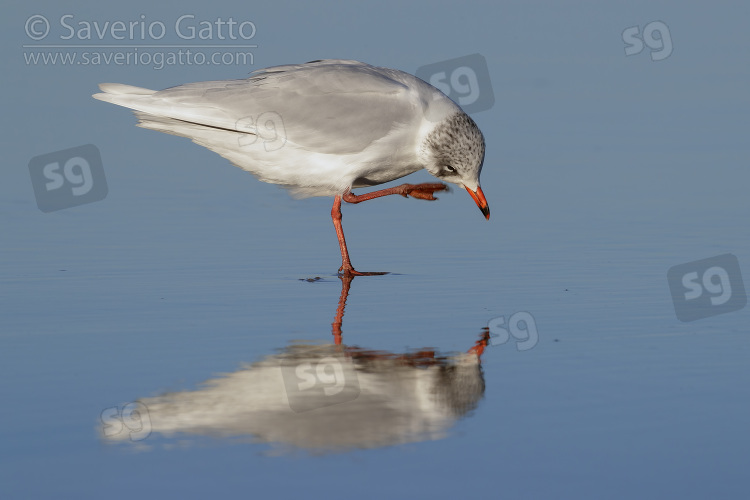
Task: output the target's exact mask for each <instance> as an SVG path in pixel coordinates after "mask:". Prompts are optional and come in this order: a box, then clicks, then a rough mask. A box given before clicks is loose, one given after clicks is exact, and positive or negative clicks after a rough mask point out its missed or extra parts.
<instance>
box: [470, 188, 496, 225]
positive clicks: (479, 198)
mask: <svg viewBox="0 0 750 500" xmlns="http://www.w3.org/2000/svg"><path fill="white" fill-rule="evenodd" d="M464 187H466V186H464ZM466 190H467V191H468V192H469V194H470V195H471V197H472V198H474V201H475V202H476V204H477V206H478V207H479V210H481V211H482V213H483V214H484V217H485V219H487V220H490V207H488V206H487V199H486V198H485V197H484V193H483V192H482V188H481V187H479V186H477V190H476V191H472V190H471V189H469V188H466Z"/></svg>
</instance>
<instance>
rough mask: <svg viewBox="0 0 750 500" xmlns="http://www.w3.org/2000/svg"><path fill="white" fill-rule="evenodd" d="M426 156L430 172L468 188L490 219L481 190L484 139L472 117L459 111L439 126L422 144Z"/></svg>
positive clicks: (427, 167)
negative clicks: (480, 177)
mask: <svg viewBox="0 0 750 500" xmlns="http://www.w3.org/2000/svg"><path fill="white" fill-rule="evenodd" d="M422 154H423V157H424V158H425V163H426V166H425V168H426V169H427V171H428V172H430V173H431V174H432V175H434V176H435V177H437V178H438V179H441V180H444V181H446V182H451V183H453V184H457V185H459V186H463V187H464V188H466V190H467V191H468V192H469V194H470V195H471V197H472V198H473V199H474V201H475V202H476V204H477V206H478V207H479V209H480V210H481V211H482V213H483V214H484V216H485V217H486V218H487V219H489V218H490V209H489V207H488V206H487V200H486V199H485V197H484V193H483V192H482V188H481V187H480V186H479V174H480V173H481V172H482V165H483V164H484V136H483V135H482V131H481V130H479V127H477V124H476V123H474V120H472V119H471V118H470V117H469V115H467V114H466V113H464V112H462V111H459V112H456V113H454V114H452V115H450V116H448V117H447V118H445V119H444V120H442V121H441V122H440V123H438V124H437V125H435V128H433V129H432V131H430V133H429V134H427V137H426V138H425V140H424V142H423V144H422Z"/></svg>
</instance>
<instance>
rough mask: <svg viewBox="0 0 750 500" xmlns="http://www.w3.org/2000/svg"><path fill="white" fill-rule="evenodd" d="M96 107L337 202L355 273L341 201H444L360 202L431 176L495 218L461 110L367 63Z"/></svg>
mask: <svg viewBox="0 0 750 500" xmlns="http://www.w3.org/2000/svg"><path fill="white" fill-rule="evenodd" d="M100 88H101V90H102V92H101V93H99V94H95V95H94V97H95V98H96V99H100V100H103V101H107V102H111V103H114V104H117V105H120V106H124V107H126V108H130V109H133V110H134V111H135V114H136V115H137V116H138V119H139V120H140V121H139V125H140V126H141V127H144V128H149V129H153V130H158V131H160V132H165V133H168V134H174V135H178V136H183V137H187V138H190V139H192V140H193V141H194V142H195V143H197V144H200V145H201V146H205V147H207V148H209V149H211V150H212V151H215V152H217V153H218V154H220V155H222V156H223V157H225V158H227V159H228V160H229V161H231V162H232V163H233V164H235V165H237V166H239V167H241V168H242V169H244V170H247V171H249V172H252V173H253V174H255V175H256V176H257V177H258V178H259V179H260V180H262V181H264V182H270V183H274V184H280V185H282V186H284V187H287V188H290V189H292V190H293V191H295V192H296V193H298V194H300V195H304V196H334V204H333V210H332V212H331V215H332V217H333V223H334V225H335V227H336V234H337V236H338V239H339V244H340V246H341V258H342V266H341V269H340V271H343V273H344V274H360V273H357V272H356V271H355V270H354V268H353V267H352V265H351V262H350V260H349V254H348V252H347V249H346V242H345V240H344V233H343V229H342V228H341V209H340V207H341V201H342V200H343V201H346V202H350V203H360V202H362V201H366V200H370V199H372V198H378V197H381V196H386V195H392V194H398V195H402V196H404V197H406V196H411V197H413V198H419V199H424V200H434V199H435V197H434V196H433V193H435V192H436V191H442V190H445V189H447V187H448V186H447V185H445V184H442V183H426V184H418V185H411V184H403V185H401V186H397V187H393V188H388V189H382V190H380V191H375V192H371V193H366V194H361V195H355V194H353V193H352V192H351V190H352V189H354V188H359V187H368V186H375V185H378V184H383V183H385V182H389V181H392V180H395V179H399V178H401V177H403V176H405V175H409V174H411V173H413V172H416V171H418V170H421V169H423V168H424V169H426V170H427V171H429V172H430V173H431V174H432V175H434V176H435V177H437V178H438V179H440V180H442V181H446V182H451V183H453V184H457V185H459V186H461V187H464V188H466V190H467V191H468V192H469V194H470V195H471V197H472V198H473V199H474V201H475V202H476V204H477V206H478V207H479V208H480V209H481V211H482V213H483V214H484V215H485V217H487V218H489V215H490V211H489V207H488V206H487V200H486V199H485V197H484V193H483V192H482V189H481V187H480V186H479V174H480V172H481V170H482V164H483V162H484V149H485V146H484V137H483V136H482V132H480V130H479V128H478V127H477V125H476V124H475V123H474V121H473V120H472V119H471V118H470V117H469V116H468V115H466V114H465V113H464V112H463V111H462V110H461V108H460V107H459V106H458V105H457V104H455V103H454V102H453V101H451V100H450V99H449V98H448V97H446V96H445V95H444V94H443V93H441V92H440V91H439V90H438V89H436V88H435V87H433V86H432V85H430V84H428V83H426V82H424V81H422V80H420V79H419V78H416V77H415V76H412V75H410V74H408V73H404V72H403V71H398V70H394V69H389V68H380V67H375V66H370V65H369V64H365V63H361V62H358V61H344V60H326V61H312V62H309V63H307V64H297V65H287V66H275V67H272V68H267V69H264V70H259V71H256V72H254V73H253V75H252V76H251V77H250V78H247V79H244V80H223V81H213V82H199V83H189V84H186V85H180V86H178V87H172V88H169V89H165V90H161V91H155V90H149V89H144V88H139V87H133V86H130V85H122V84H116V83H104V84H101V85H100Z"/></svg>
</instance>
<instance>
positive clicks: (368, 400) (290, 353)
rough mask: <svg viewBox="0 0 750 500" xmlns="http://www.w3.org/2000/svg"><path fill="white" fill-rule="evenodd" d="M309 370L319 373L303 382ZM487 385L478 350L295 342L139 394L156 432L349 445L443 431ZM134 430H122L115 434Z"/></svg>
mask: <svg viewBox="0 0 750 500" xmlns="http://www.w3.org/2000/svg"><path fill="white" fill-rule="evenodd" d="M316 372H317V374H316ZM326 377H328V379H326ZM308 380H312V381H313V382H314V383H313V384H312V385H306V383H307V381H308ZM483 393H484V380H483V377H482V372H481V367H480V364H479V356H478V355H477V354H476V353H474V352H471V353H468V354H459V355H456V356H452V357H437V356H435V355H434V353H432V352H419V353H412V354H407V355H402V356H396V355H389V354H386V353H382V352H373V351H364V350H361V349H357V348H349V347H344V346H335V345H302V344H295V345H292V346H290V347H288V348H287V349H285V350H284V351H283V352H282V353H281V354H279V355H274V356H268V357H266V358H265V359H263V360H261V361H259V362H257V363H254V364H252V365H251V366H248V367H246V368H244V369H241V370H239V371H236V372H234V373H230V374H227V375H226V376H224V377H221V378H217V379H213V380H209V381H208V382H206V383H205V384H204V386H203V387H202V388H200V389H198V390H195V391H183V392H175V393H168V394H164V395H161V396H157V397H152V398H145V399H141V400H140V403H142V404H143V405H144V407H145V408H146V409H147V415H142V416H141V418H147V419H148V422H146V424H147V425H150V430H151V432H152V436H153V435H154V433H161V434H163V435H165V436H172V435H175V434H178V433H181V434H183V435H185V434H188V435H209V436H224V437H230V436H233V437H243V436H252V437H253V438H254V439H255V440H257V441H260V442H268V443H278V444H285V445H291V446H294V447H298V448H304V449H310V450H319V451H326V450H328V451H343V450H346V449H352V448H375V447H381V446H389V445H394V444H399V443H407V442H413V441H421V440H430V439H439V438H441V437H443V436H444V434H445V431H446V430H447V429H448V428H449V427H450V426H451V425H453V423H454V422H455V421H456V420H457V419H459V418H461V417H463V416H465V415H466V414H467V412H469V411H470V410H472V409H474V408H475V407H476V405H477V403H478V401H479V400H480V399H481V397H482V395H483ZM127 437H128V435H127V434H126V433H119V434H116V435H114V436H111V438H110V439H112V440H118V439H127Z"/></svg>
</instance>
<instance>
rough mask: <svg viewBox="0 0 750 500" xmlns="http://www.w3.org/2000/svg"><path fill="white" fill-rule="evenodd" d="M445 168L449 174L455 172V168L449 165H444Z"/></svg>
mask: <svg viewBox="0 0 750 500" xmlns="http://www.w3.org/2000/svg"><path fill="white" fill-rule="evenodd" d="M445 169H446V170H447V171H448V172H450V173H451V174H455V173H456V169H455V168H453V167H451V166H450V165H446V166H445Z"/></svg>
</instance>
